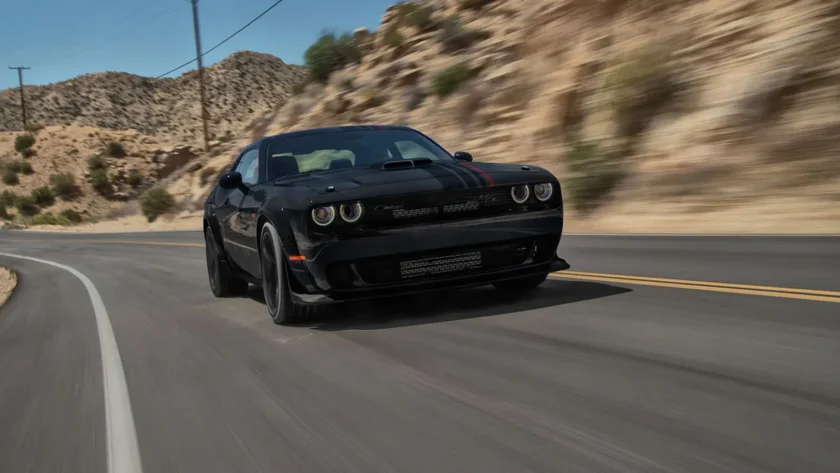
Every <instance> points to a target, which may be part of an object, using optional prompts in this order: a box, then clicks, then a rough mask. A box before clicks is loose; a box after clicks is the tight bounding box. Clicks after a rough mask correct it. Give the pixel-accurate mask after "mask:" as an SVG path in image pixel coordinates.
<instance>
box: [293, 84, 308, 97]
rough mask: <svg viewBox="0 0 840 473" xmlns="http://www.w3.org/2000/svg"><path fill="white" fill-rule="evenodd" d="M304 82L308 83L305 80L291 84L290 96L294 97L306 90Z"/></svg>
mask: <svg viewBox="0 0 840 473" xmlns="http://www.w3.org/2000/svg"><path fill="white" fill-rule="evenodd" d="M306 84H308V82H307V81H305V80H301V81H298V82H295V83H294V85H292V96H295V97H296V96H298V95H300V94H302V93H303V92H304V91H305V90H306Z"/></svg>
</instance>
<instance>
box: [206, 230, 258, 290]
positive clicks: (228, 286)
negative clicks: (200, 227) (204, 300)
mask: <svg viewBox="0 0 840 473" xmlns="http://www.w3.org/2000/svg"><path fill="white" fill-rule="evenodd" d="M204 253H205V257H206V259H207V276H208V278H209V280H210V290H211V291H212V292H213V295H214V296H216V297H231V296H244V295H245V294H247V293H248V281H244V280H242V279H239V278H237V277H236V276H235V275H234V274H233V271H232V270H231V268H230V266H228V264H227V263H226V262H225V261H224V259H223V258H222V252H221V251H219V248H218V246H216V239H215V238H214V237H213V231H212V230H211V229H210V227H207V228H206V229H205V230H204Z"/></svg>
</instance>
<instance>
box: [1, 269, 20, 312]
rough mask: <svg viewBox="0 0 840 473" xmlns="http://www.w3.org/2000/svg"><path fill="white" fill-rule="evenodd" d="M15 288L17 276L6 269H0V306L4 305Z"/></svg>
mask: <svg viewBox="0 0 840 473" xmlns="http://www.w3.org/2000/svg"><path fill="white" fill-rule="evenodd" d="M15 286H17V274H15V272H14V271H12V270H11V269H8V268H3V267H0V306H2V305H3V304H5V303H6V301H7V300H8V299H9V296H11V295H12V291H14V290H15Z"/></svg>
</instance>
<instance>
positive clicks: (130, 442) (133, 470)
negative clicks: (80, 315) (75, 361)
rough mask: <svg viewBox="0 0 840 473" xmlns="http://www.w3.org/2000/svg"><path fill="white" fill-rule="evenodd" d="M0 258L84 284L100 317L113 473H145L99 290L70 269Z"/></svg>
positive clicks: (109, 456)
mask: <svg viewBox="0 0 840 473" xmlns="http://www.w3.org/2000/svg"><path fill="white" fill-rule="evenodd" d="M0 256H6V257H8V258H17V259H23V260H29V261H35V262H36V263H42V264H47V265H50V266H54V267H56V268H60V269H63V270H65V271H67V272H69V273H70V274H72V275H73V276H75V277H76V278H77V279H79V280H80V281H81V282H82V284H84V286H85V289H87V292H88V296H90V301H91V303H92V304H93V312H94V314H95V316H96V328H97V330H98V333H99V347H100V352H101V354H102V385H103V387H104V390H105V438H106V442H107V450H108V472H109V473H142V472H143V468H142V465H141V462H140V447H139V444H138V443H137V431H136V430H135V427H134V416H133V414H132V412H131V401H130V399H129V397H128V385H127V384H126V381H125V372H124V371H123V365H122V360H121V359H120V351H119V349H118V348H117V340H116V338H114V329H113V328H112V327H111V319H110V318H109V317H108V311H107V310H105V303H104V302H102V297H101V296H100V295H99V291H97V290H96V286H94V285H93V282H91V280H90V279H88V277H87V276H85V275H84V274H82V273H81V272H79V271H78V270H76V269H75V268H72V267H70V266H66V265H63V264H61V263H56V262H54V261H48V260H45V259H40V258H33V257H31V256H21V255H13V254H9V253H0Z"/></svg>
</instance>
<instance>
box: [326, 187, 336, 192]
mask: <svg viewBox="0 0 840 473" xmlns="http://www.w3.org/2000/svg"><path fill="white" fill-rule="evenodd" d="M327 192H335V186H327Z"/></svg>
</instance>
